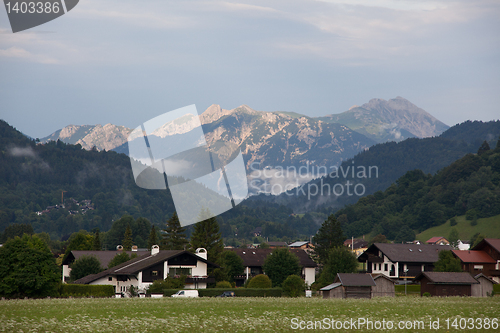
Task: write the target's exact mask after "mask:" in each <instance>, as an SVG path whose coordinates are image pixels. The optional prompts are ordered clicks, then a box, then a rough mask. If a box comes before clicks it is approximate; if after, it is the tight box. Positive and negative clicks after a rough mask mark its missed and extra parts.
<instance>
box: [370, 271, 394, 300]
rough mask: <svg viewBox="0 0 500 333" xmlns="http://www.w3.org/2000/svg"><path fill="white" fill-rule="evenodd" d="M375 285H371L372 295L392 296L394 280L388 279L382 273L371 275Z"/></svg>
mask: <svg viewBox="0 0 500 333" xmlns="http://www.w3.org/2000/svg"><path fill="white" fill-rule="evenodd" d="M373 280H374V281H375V286H373V287H372V297H394V296H395V295H396V292H395V290H394V281H393V280H391V279H389V278H388V277H387V276H385V275H384V274H378V275H375V276H373Z"/></svg>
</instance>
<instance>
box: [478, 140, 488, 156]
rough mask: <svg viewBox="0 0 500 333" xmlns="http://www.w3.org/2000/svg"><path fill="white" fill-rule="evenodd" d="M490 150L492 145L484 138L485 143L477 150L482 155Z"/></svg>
mask: <svg viewBox="0 0 500 333" xmlns="http://www.w3.org/2000/svg"><path fill="white" fill-rule="evenodd" d="M488 150H490V145H489V144H488V141H486V140H484V142H483V144H482V145H481V147H479V150H478V151H477V154H478V155H482V154H484V153H486V152H487V151H488Z"/></svg>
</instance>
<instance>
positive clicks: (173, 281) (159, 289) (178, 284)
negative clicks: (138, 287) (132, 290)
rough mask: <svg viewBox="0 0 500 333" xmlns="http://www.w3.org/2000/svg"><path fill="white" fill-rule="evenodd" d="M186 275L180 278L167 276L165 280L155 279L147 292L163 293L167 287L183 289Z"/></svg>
mask: <svg viewBox="0 0 500 333" xmlns="http://www.w3.org/2000/svg"><path fill="white" fill-rule="evenodd" d="M185 282H186V276H184V275H183V276H181V277H179V278H173V277H170V276H169V277H167V278H166V279H165V280H155V281H153V283H152V284H151V285H150V286H149V287H148V289H147V291H146V294H148V295H149V294H161V293H163V290H165V289H177V290H179V289H183V288H184V285H185V284H186V283H185Z"/></svg>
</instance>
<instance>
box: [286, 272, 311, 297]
mask: <svg viewBox="0 0 500 333" xmlns="http://www.w3.org/2000/svg"><path fill="white" fill-rule="evenodd" d="M281 287H282V288H283V292H284V293H285V295H287V296H290V297H299V296H300V295H302V294H303V293H304V290H305V289H306V286H305V283H304V280H302V279H301V278H300V277H299V276H298V275H290V276H288V277H287V278H286V279H285V281H283V283H282V284H281Z"/></svg>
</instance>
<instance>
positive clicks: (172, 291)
mask: <svg viewBox="0 0 500 333" xmlns="http://www.w3.org/2000/svg"><path fill="white" fill-rule="evenodd" d="M179 290H181V289H163V296H164V297H170V296H172V295H173V294H175V293H176V292H178V291H179Z"/></svg>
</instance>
